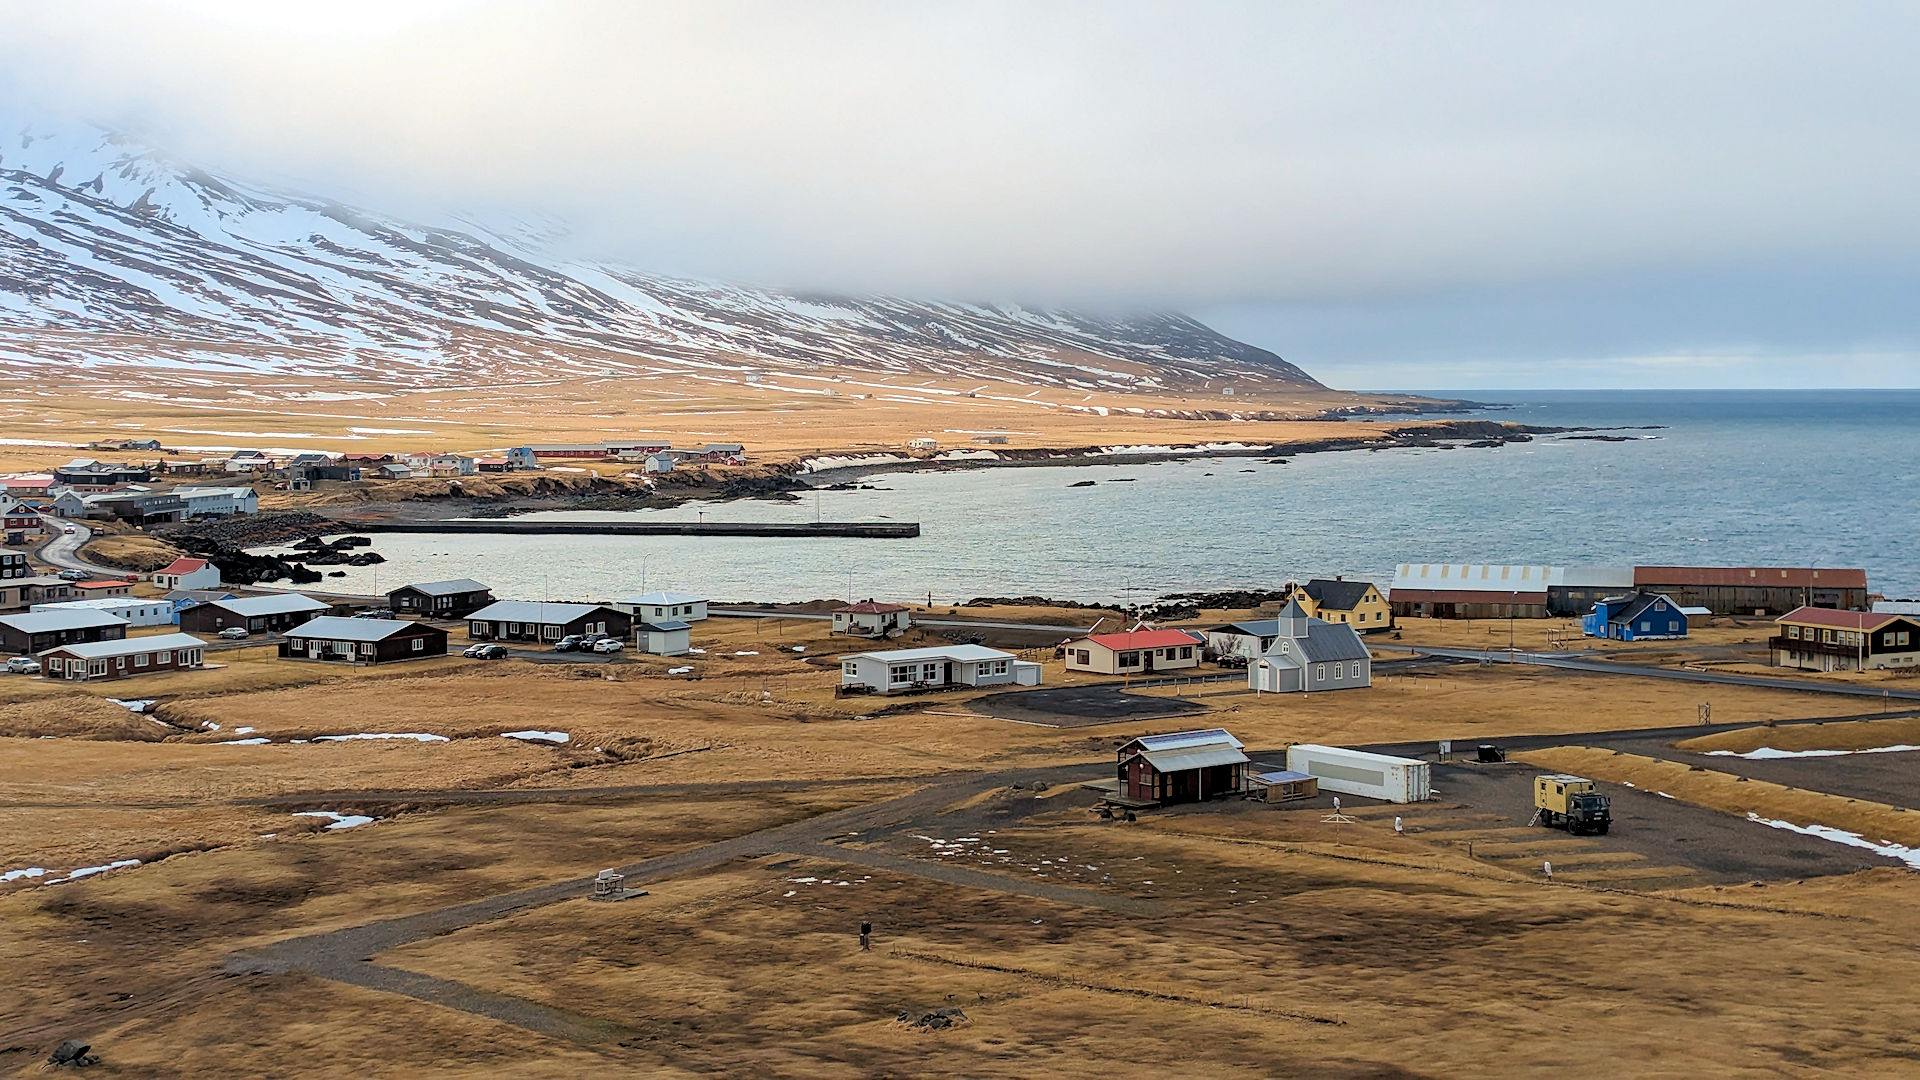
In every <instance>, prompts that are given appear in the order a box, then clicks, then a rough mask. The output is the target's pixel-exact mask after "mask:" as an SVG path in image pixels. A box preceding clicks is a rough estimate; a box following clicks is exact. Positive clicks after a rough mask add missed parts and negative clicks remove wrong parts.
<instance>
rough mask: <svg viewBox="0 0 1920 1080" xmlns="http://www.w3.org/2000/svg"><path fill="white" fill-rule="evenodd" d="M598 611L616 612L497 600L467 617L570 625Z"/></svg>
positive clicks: (598, 607)
mask: <svg viewBox="0 0 1920 1080" xmlns="http://www.w3.org/2000/svg"><path fill="white" fill-rule="evenodd" d="M596 611H611V612H613V613H614V614H616V615H624V614H625V613H624V612H619V611H615V610H614V609H613V608H610V607H608V606H607V605H605V604H561V603H549V602H547V601H544V600H495V601H494V602H493V603H491V604H488V605H487V606H486V607H483V608H481V609H480V610H479V611H476V612H474V613H473V614H471V615H469V616H467V621H468V622H525V623H570V622H572V621H574V620H575V619H582V618H585V617H586V616H588V615H591V614H593V613H594V612H596Z"/></svg>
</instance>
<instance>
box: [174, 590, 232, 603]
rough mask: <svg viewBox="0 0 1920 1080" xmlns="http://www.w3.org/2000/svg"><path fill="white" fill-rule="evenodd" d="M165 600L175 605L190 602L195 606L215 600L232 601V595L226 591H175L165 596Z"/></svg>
mask: <svg viewBox="0 0 1920 1080" xmlns="http://www.w3.org/2000/svg"><path fill="white" fill-rule="evenodd" d="M166 599H167V600H169V601H171V602H172V603H175V604H177V603H179V602H180V601H182V600H191V601H193V602H194V603H196V604H206V603H211V602H213V601H215V600H231V599H233V593H231V592H229V591H227V590H226V589H175V590H173V591H172V592H169V593H168V594H167V595H166Z"/></svg>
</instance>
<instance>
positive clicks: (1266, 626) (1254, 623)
mask: <svg viewBox="0 0 1920 1080" xmlns="http://www.w3.org/2000/svg"><path fill="white" fill-rule="evenodd" d="M1279 632H1280V620H1279V619H1248V620H1247V621H1245V622H1236V623H1226V624H1224V625H1221V626H1210V627H1208V628H1207V633H1209V634H1244V635H1246V636H1247V637H1261V638H1269V637H1272V636H1273V635H1275V634H1277V633H1279Z"/></svg>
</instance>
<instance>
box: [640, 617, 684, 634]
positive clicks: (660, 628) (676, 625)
mask: <svg viewBox="0 0 1920 1080" xmlns="http://www.w3.org/2000/svg"><path fill="white" fill-rule="evenodd" d="M637 629H640V630H645V631H647V632H648V633H650V634H670V633H672V632H674V631H675V630H691V629H693V628H692V627H691V626H689V625H687V624H686V623H683V622H681V621H680V620H679V619H661V620H660V621H659V622H643V623H641V624H640V625H639V626H638V627H637Z"/></svg>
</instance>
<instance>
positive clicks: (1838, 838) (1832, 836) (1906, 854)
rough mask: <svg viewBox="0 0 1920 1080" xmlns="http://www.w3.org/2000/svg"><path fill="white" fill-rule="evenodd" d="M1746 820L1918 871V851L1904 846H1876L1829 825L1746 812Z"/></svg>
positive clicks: (1869, 841)
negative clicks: (1865, 852) (1881, 857)
mask: <svg viewBox="0 0 1920 1080" xmlns="http://www.w3.org/2000/svg"><path fill="white" fill-rule="evenodd" d="M1747 820H1748V821H1756V822H1759V823H1760V824H1762V825H1765V826H1766V827H1767V828H1769V829H1785V830H1786V831H1788V832H1796V833H1799V834H1800V835H1802V836H1815V837H1819V838H1820V839H1822V840H1831V841H1833V842H1834V843H1836V844H1845V845H1847V846H1848V847H1857V848H1865V849H1867V850H1868V851H1871V852H1873V853H1874V854H1876V855H1885V856H1886V857H1887V858H1889V859H1899V860H1900V861H1901V862H1903V863H1906V864H1907V865H1908V866H1910V867H1913V868H1914V869H1915V870H1920V850H1917V849H1914V848H1910V847H1907V846H1906V845H1905V844H1894V843H1886V842H1882V843H1878V844H1876V843H1874V842H1873V841H1871V840H1868V839H1866V838H1865V837H1863V836H1861V835H1860V834H1859V833H1850V832H1848V831H1846V830H1845V829H1836V828H1833V827H1832V826H1830V825H1795V824H1794V823H1793V822H1791V821H1779V820H1776V819H1774V818H1763V817H1761V816H1760V815H1759V814H1756V813H1754V812H1752V811H1748V812H1747Z"/></svg>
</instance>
